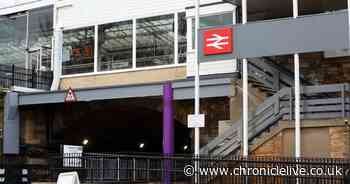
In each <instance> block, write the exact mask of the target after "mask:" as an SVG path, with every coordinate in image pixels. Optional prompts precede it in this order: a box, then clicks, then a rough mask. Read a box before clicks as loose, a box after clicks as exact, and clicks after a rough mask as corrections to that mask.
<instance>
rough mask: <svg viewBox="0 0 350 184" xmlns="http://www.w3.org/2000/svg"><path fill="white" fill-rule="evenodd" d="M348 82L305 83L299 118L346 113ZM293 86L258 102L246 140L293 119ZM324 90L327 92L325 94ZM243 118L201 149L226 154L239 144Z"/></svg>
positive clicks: (349, 102) (210, 152)
mask: <svg viewBox="0 0 350 184" xmlns="http://www.w3.org/2000/svg"><path fill="white" fill-rule="evenodd" d="M349 90H350V85H349V84H330V85H321V86H304V87H302V89H301V94H304V95H305V96H304V97H303V98H302V100H301V118H302V119H315V118H317V119H322V118H336V117H346V116H347V115H348V113H349V112H350V97H347V95H346V92H347V91H349ZM292 91H293V90H292V88H283V89H282V90H280V91H278V92H277V93H276V94H275V95H273V96H271V97H270V98H268V99H266V100H265V101H264V102H263V103H262V104H260V105H259V106H258V107H257V108H256V111H255V112H254V113H253V114H252V116H250V117H251V118H250V119H249V134H248V137H249V141H252V140H254V139H255V138H256V137H257V136H259V135H260V134H261V133H263V132H264V131H265V130H266V129H268V128H269V127H271V126H273V125H274V124H276V123H277V122H278V121H279V120H282V119H288V120H292V119H293V100H294V97H293V93H292ZM324 94H327V95H324ZM241 124H242V119H241V120H239V121H237V122H235V123H233V125H232V126H231V127H230V128H229V129H228V130H227V131H225V132H224V133H223V134H222V135H220V136H218V137H216V138H215V139H214V140H213V141H211V142H210V143H209V144H207V145H206V146H204V147H203V148H202V149H201V154H212V155H221V156H228V155H229V154H231V153H232V152H234V151H235V150H238V148H240V140H241Z"/></svg>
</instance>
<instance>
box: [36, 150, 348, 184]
mask: <svg viewBox="0 0 350 184" xmlns="http://www.w3.org/2000/svg"><path fill="white" fill-rule="evenodd" d="M47 161H48V162H47V164H48V165H47V166H46V167H44V166H41V167H32V168H31V170H30V173H32V177H31V178H32V180H33V181H41V182H48V181H51V182H55V181H56V180H57V177H58V175H59V173H61V172H71V171H76V172H78V174H79V178H80V181H81V182H82V183H124V182H125V183H195V175H197V176H198V177H197V179H198V180H197V181H198V183H200V184H209V183H210V184H221V183H225V184H240V183H242V184H243V183H249V184H295V183H297V182H299V183H300V184H314V183H315V184H316V183H327V184H349V183H350V180H349V179H350V178H349V176H348V175H349V174H350V173H349V172H350V160H345V159H321V158H318V159H307V158H301V159H295V158H280V157H278V158H277V157H274V158H272V157H254V158H253V157H252V158H242V157H235V158H230V159H223V158H218V157H206V156H201V157H200V158H197V157H193V156H184V155H181V156H171V157H170V156H155V155H154V156H152V155H146V156H143V155H119V154H83V155H81V154H78V155H66V156H51V157H50V158H48V160H47ZM196 163H198V165H199V170H197V172H195V171H194V170H193V169H194V168H195V165H196ZM295 172H298V173H299V175H297V174H296V173H295Z"/></svg>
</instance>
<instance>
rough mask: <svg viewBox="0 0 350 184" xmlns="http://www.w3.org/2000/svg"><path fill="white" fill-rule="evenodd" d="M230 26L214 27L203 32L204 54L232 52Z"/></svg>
mask: <svg viewBox="0 0 350 184" xmlns="http://www.w3.org/2000/svg"><path fill="white" fill-rule="evenodd" d="M232 32H233V31H232V28H231V27H225V28H214V29H208V30H206V31H205V32H204V47H203V51H204V55H206V56H207V55H217V54H228V53H232V52H233V43H232V42H233V39H232Z"/></svg>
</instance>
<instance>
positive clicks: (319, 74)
mask: <svg viewBox="0 0 350 184" xmlns="http://www.w3.org/2000/svg"><path fill="white" fill-rule="evenodd" d="M273 60H275V61H277V63H279V64H280V65H282V66H284V67H286V68H288V69H290V70H291V71H293V70H294V60H293V58H292V57H291V56H280V57H274V58H273ZM300 72H301V74H302V75H303V76H304V77H305V78H306V79H307V80H309V81H313V82H315V83H316V84H334V83H346V82H350V57H336V58H325V57H324V55H323V53H308V54H301V59H300Z"/></svg>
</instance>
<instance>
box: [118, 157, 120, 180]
mask: <svg viewBox="0 0 350 184" xmlns="http://www.w3.org/2000/svg"><path fill="white" fill-rule="evenodd" d="M117 181H120V157H119V156H118V157H117Z"/></svg>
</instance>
